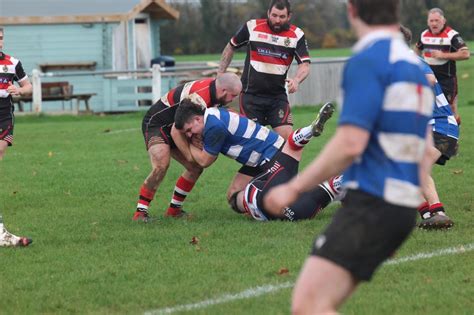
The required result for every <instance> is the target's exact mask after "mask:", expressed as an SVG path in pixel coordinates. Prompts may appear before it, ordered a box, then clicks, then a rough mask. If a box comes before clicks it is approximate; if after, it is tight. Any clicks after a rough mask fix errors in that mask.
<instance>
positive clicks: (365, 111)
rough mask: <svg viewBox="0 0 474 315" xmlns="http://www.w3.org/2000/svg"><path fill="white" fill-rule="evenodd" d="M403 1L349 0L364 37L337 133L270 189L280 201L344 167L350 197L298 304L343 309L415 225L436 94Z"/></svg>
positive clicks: (321, 310) (310, 263) (304, 278)
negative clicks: (414, 45) (403, 19)
mask: <svg viewBox="0 0 474 315" xmlns="http://www.w3.org/2000/svg"><path fill="white" fill-rule="evenodd" d="M399 7H400V1H399V0H385V1H380V0H349V1H348V4H347V15H348V19H349V22H350V24H351V26H352V28H353V29H354V31H355V33H356V35H357V37H358V38H359V41H358V42H357V43H356V44H355V46H354V48H353V51H354V55H353V56H352V57H351V58H350V59H349V61H348V62H347V64H346V66H345V68H344V74H343V79H342V89H343V95H344V100H343V103H342V112H341V115H340V118H339V126H338V128H337V130H336V134H335V135H334V136H333V137H332V139H331V140H330V141H329V142H328V144H327V145H326V146H325V147H324V149H323V150H322V151H321V153H320V154H319V156H318V157H317V158H316V159H315V160H314V161H313V162H312V163H311V165H310V166H308V168H306V169H305V170H304V171H303V172H302V173H300V174H299V175H298V176H297V178H296V177H295V178H293V179H292V180H291V181H290V182H288V183H287V184H284V185H281V186H277V187H275V188H273V190H272V191H270V192H269V194H268V195H267V196H266V197H265V198H264V204H265V205H266V206H267V207H269V208H272V209H281V208H282V207H284V206H287V205H289V204H291V203H292V202H294V201H295V200H296V199H297V197H298V195H299V194H301V193H303V192H305V191H308V190H310V189H313V188H314V187H315V186H316V185H318V184H320V183H321V182H322V181H323V180H325V179H328V178H330V177H331V176H335V175H337V174H339V173H341V172H342V171H344V170H345V172H344V184H343V185H344V187H345V188H346V189H347V193H346V197H345V199H344V203H343V204H342V207H341V208H340V209H339V210H338V211H337V212H336V214H335V215H334V217H333V220H332V222H331V223H330V224H329V226H328V227H327V228H326V230H325V231H324V232H323V233H322V234H321V235H320V236H319V237H318V238H317V239H316V240H315V242H314V243H313V251H312V254H311V256H310V257H309V258H308V259H307V260H306V263H305V265H304V267H303V270H302V271H301V274H300V276H299V278H298V281H297V283H296V286H295V289H294V291H293V306H292V307H293V311H294V313H296V314H336V310H337V309H338V308H339V307H340V306H341V305H342V304H343V302H344V301H345V300H347V299H348V298H349V296H350V295H351V294H352V293H353V292H354V291H355V289H356V288H357V286H358V284H359V283H360V282H361V281H369V280H370V279H371V278H372V275H373V274H374V272H375V270H376V269H377V268H378V267H379V266H380V265H381V264H382V263H383V262H384V261H385V260H386V259H387V258H388V257H390V256H391V255H392V254H393V253H394V252H395V251H396V250H397V248H398V247H399V246H400V245H401V244H402V243H403V242H404V241H405V239H406V238H407V237H408V235H409V234H410V233H411V231H412V230H413V228H414V227H415V224H416V216H417V210H416V207H417V206H418V205H420V204H421V202H422V200H423V196H422V193H421V189H420V186H421V184H422V182H423V181H424V180H426V177H427V173H428V169H429V161H428V159H427V154H426V150H427V147H428V146H429V144H430V141H431V138H430V133H428V132H427V131H428V125H427V124H428V121H429V119H430V118H431V115H432V111H433V107H432V106H433V100H434V98H433V93H432V91H431V88H430V86H429V83H428V81H427V79H426V77H425V76H424V74H423V72H422V71H421V67H420V63H421V61H420V60H419V58H418V57H417V56H416V55H415V54H413V53H411V52H410V50H409V48H408V47H407V45H406V44H405V42H404V39H403V37H402V35H401V34H400V32H399V14H400V13H399Z"/></svg>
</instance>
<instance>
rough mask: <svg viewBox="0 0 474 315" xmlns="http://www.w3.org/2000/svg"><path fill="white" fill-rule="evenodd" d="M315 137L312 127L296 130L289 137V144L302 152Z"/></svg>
mask: <svg viewBox="0 0 474 315" xmlns="http://www.w3.org/2000/svg"><path fill="white" fill-rule="evenodd" d="M312 137H313V131H312V128H311V126H306V127H303V128H299V129H296V130H295V131H293V132H292V133H291V134H290V136H289V137H288V144H289V145H290V148H292V149H293V150H301V149H303V147H304V146H305V145H306V144H307V143H308V142H309V140H311V138H312Z"/></svg>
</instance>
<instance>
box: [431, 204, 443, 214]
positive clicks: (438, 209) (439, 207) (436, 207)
mask: <svg viewBox="0 0 474 315" xmlns="http://www.w3.org/2000/svg"><path fill="white" fill-rule="evenodd" d="M430 212H431V214H435V213H436V214H439V215H446V213H445V212H444V206H443V203H441V202H438V203H434V204H432V205H430Z"/></svg>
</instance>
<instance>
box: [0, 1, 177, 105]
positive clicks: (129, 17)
mask: <svg viewBox="0 0 474 315" xmlns="http://www.w3.org/2000/svg"><path fill="white" fill-rule="evenodd" d="M178 17H179V12H178V11H177V10H175V9H173V8H172V7H171V6H170V5H168V4H167V3H166V2H165V1H164V0H100V1H96V0H81V1H76V0H42V1H38V0H15V1H11V0H0V25H2V26H3V28H4V33H5V35H4V46H5V47H4V51H5V52H6V53H8V54H11V55H13V56H15V57H17V58H19V59H20V60H21V61H22V63H23V67H24V68H25V71H26V72H27V73H31V71H32V70H33V69H40V70H41V71H43V72H48V71H53V72H54V71H68V70H69V71H71V70H74V71H90V70H95V71H108V70H112V71H122V70H127V71H129V70H132V71H133V70H139V69H149V68H150V61H151V59H153V58H155V57H157V56H159V55H160V54H161V51H160V24H161V23H162V22H163V21H164V20H175V19H178ZM67 79H68V81H71V84H73V86H74V92H78V93H95V94H97V95H96V96H94V97H93V98H92V99H91V107H92V109H93V110H94V111H100V112H102V111H116V110H123V109H117V108H113V106H115V105H113V104H112V105H111V104H110V102H109V101H110V97H111V96H110V95H109V94H110V92H109V91H108V90H110V86H109V85H110V82H107V80H108V79H107V78H106V76H104V75H90V76H76V77H71V78H67ZM48 80H49V81H51V80H54V78H45V81H48ZM56 80H57V78H56ZM107 89H108V90H107ZM48 106H56V107H57V104H45V106H44V107H45V108H46V109H47V108H48Z"/></svg>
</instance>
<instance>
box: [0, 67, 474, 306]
mask: <svg viewBox="0 0 474 315" xmlns="http://www.w3.org/2000/svg"><path fill="white" fill-rule="evenodd" d="M460 66H461V67H460V76H464V79H460V84H461V96H460V102H461V106H460V110H461V114H462V117H463V124H462V138H461V141H460V153H459V156H457V157H456V158H454V159H453V160H451V161H449V162H448V164H447V166H445V167H435V168H434V178H435V180H436V182H437V186H438V190H439V192H440V195H441V198H442V201H443V202H444V203H445V205H446V208H447V211H448V213H449V215H450V216H451V217H452V218H453V219H454V221H455V223H456V225H455V227H454V228H453V229H452V230H450V231H442V232H441V231H435V232H426V231H419V230H416V231H415V232H414V233H413V234H412V236H411V238H410V239H409V240H408V242H406V243H405V245H404V246H403V247H402V249H401V250H400V251H399V252H398V253H397V256H396V257H395V259H402V258H404V257H408V259H407V260H406V261H405V260H395V261H394V262H393V263H392V264H391V265H387V266H384V267H382V268H381V270H380V271H379V272H378V273H377V275H376V277H375V279H374V280H373V282H371V284H370V285H362V286H361V288H360V290H358V291H357V293H356V294H355V295H354V297H353V298H352V299H351V300H350V301H349V302H348V303H347V304H346V305H345V306H344V307H343V308H342V313H343V314H472V312H473V311H472V310H474V300H473V298H472V297H473V296H474V285H473V283H474V268H473V263H472V262H473V260H474V251H472V249H474V237H473V232H474V226H473V219H472V216H473V211H474V197H473V188H472V187H474V169H473V165H474V138H473V137H472V135H473V134H474V91H473V89H472V86H473V82H474V79H473V77H474V61H473V60H470V61H468V62H463V63H460ZM315 111H316V109H315V108H296V109H295V110H294V113H295V121H296V123H297V125H298V126H301V125H304V124H306V123H309V122H310V121H311V120H312V118H313V117H314V113H315ZM141 117H142V114H127V115H116V116H80V117H70V116H64V117H48V116H41V117H18V119H17V123H16V127H15V146H13V147H11V148H9V149H8V151H7V154H6V157H5V159H4V160H3V161H2V162H0V179H1V189H0V212H1V213H2V214H3V217H4V221H5V223H6V226H7V228H8V229H9V230H10V231H11V232H13V233H16V234H21V235H27V236H31V237H32V238H33V239H34V243H33V244H32V245H31V247H29V248H21V249H20V248H19V249H8V248H1V249H0V261H1V262H2V268H1V269H0V314H143V313H145V312H149V311H152V312H150V313H153V314H164V313H167V312H168V313H193V314H287V313H289V305H290V302H289V301H290V296H291V288H292V284H293V283H294V281H295V279H296V276H297V275H298V272H299V270H300V268H301V265H302V262H303V261H304V259H305V257H306V256H307V254H308V252H309V250H310V246H311V242H312V241H313V238H314V236H315V235H316V233H318V232H319V231H321V230H322V229H323V227H324V226H325V225H326V224H327V223H328V222H329V220H330V218H331V215H332V214H333V212H334V210H335V209H336V206H335V205H334V206H331V207H330V208H327V209H326V210H325V211H324V212H323V213H322V214H321V215H320V216H318V217H317V218H316V219H315V220H312V221H306V222H298V223H288V222H270V223H264V224H262V223H258V222H255V221H251V220H249V219H246V218H244V217H240V216H238V215H236V214H234V213H233V212H232V211H231V210H229V209H228V207H227V204H226V201H225V192H226V189H227V185H228V183H229V182H230V180H231V178H232V176H233V173H234V172H235V171H236V170H237V168H238V165H237V163H236V162H234V161H232V160H230V159H227V158H225V157H220V158H219V159H218V161H217V164H216V165H213V166H211V168H209V169H208V170H206V171H205V172H204V174H203V176H202V177H201V179H200V181H199V183H198V185H196V187H195V189H194V190H193V192H192V193H191V194H190V195H189V197H188V199H187V201H186V204H185V206H186V209H187V210H188V211H189V212H190V213H191V217H190V218H188V219H171V218H164V217H163V212H164V210H165V209H166V207H167V204H168V202H169V199H170V197H171V193H172V190H173V187H174V183H175V180H176V178H177V177H178V176H179V174H180V173H181V170H182V169H181V168H180V167H179V165H177V164H176V163H173V164H172V166H171V167H170V169H169V171H168V176H167V177H166V178H165V181H164V182H163V184H162V186H161V188H160V189H159V191H158V193H157V196H156V198H157V199H156V200H155V201H154V202H153V204H152V208H151V214H152V215H154V216H156V217H157V218H158V220H157V221H155V222H153V223H151V224H140V223H137V222H132V220H131V217H132V214H133V212H134V209H135V205H136V198H137V193H138V189H139V186H140V184H141V183H142V181H143V179H144V178H145V176H146V175H147V174H148V172H149V162H148V158H147V154H146V152H145V150H144V145H143V140H142V136H141V131H140V130H139V128H140V124H141ZM335 126H336V119H332V120H331V121H330V122H329V125H328V127H327V128H326V129H325V134H324V135H323V136H322V137H321V138H318V139H317V140H315V141H312V143H310V144H309V145H308V146H307V149H306V151H305V153H304V157H303V161H302V167H304V166H305V165H307V164H308V163H309V162H310V161H311V159H312V158H313V157H314V156H315V155H316V154H317V152H318V151H319V149H320V148H321V147H322V145H323V144H324V143H325V141H326V140H327V139H328V138H329V137H330V136H331V134H332V133H333V131H334V130H335ZM193 237H197V238H198V240H199V241H198V243H197V244H195V245H193V244H191V243H190V242H191V240H192V239H193ZM462 248H464V250H463V249H462ZM443 249H450V250H447V251H442V250H443ZM440 250H441V251H440ZM420 253H425V255H421V256H415V255H417V254H420ZM422 258H423V259H422ZM286 270H288V272H285V271H286ZM188 304H190V305H188ZM166 308H169V309H166ZM186 310H189V311H186Z"/></svg>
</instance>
